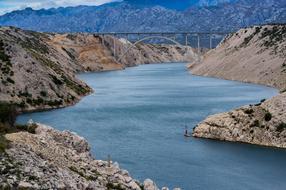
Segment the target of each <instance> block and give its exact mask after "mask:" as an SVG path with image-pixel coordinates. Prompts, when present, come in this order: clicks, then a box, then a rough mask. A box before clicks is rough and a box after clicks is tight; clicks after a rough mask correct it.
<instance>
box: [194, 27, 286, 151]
mask: <svg viewBox="0 0 286 190" xmlns="http://www.w3.org/2000/svg"><path fill="white" fill-rule="evenodd" d="M285 48H286V25H266V26H257V27H252V28H247V29H242V30H240V31H238V32H237V33H235V34H233V35H231V36H228V37H227V38H226V39H225V40H224V41H223V42H222V43H221V44H220V45H219V46H218V47H217V48H216V49H214V50H211V51H210V52H208V53H207V54H206V55H205V57H204V59H203V61H202V63H201V64H197V65H196V64H195V65H191V66H190V69H191V71H192V73H194V74H198V75H203V76H213V77H219V78H224V79H230V80H239V81H244V82H253V83H259V84H264V85H269V86H273V87H276V88H279V89H280V91H281V92H282V94H279V95H278V96H276V97H273V98H271V99H269V100H267V101H265V102H264V101H262V102H261V103H259V104H257V105H250V106H244V107H241V108H238V109H235V110H232V111H230V112H226V113H221V114H216V115H213V116H209V117H208V118H207V119H205V120H204V121H203V122H201V123H199V124H198V125H197V126H196V127H195V128H194V130H193V136H194V137H202V138H210V139H218V140H226V141H234V142H245V143H251V144H257V145H264V146H275V147H280V148H286V93H285V89H286V54H285V52H286V49H285Z"/></svg>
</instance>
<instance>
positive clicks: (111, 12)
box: [0, 0, 286, 32]
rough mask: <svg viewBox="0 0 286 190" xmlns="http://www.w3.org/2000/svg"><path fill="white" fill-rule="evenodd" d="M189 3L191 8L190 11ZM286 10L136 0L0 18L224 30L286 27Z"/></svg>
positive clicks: (81, 28)
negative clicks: (277, 25) (285, 25)
mask: <svg viewBox="0 0 286 190" xmlns="http://www.w3.org/2000/svg"><path fill="white" fill-rule="evenodd" d="M130 2H135V3H130ZM140 2H141V3H140ZM142 2H144V3H142ZM145 2H147V3H145ZM148 2H151V3H148ZM189 2H196V3H198V4H197V5H199V6H191V5H192V3H189ZM219 2H229V3H222V4H220V3H219ZM138 3H139V4H140V5H138ZM181 5H184V6H186V7H183V8H184V10H177V9H173V7H180V6H181ZM188 5H190V6H191V7H190V8H187V6H188ZM200 5H201V6H203V5H204V7H201V6H200ZM210 5H214V6H210ZM179 9H181V8H179ZM285 11H286V3H285V0H235V1H230V0H198V1H184V2H182V3H181V2H180V3H176V2H175V1H171V0H169V1H162V0H159V1H158V0H156V1H153V0H148V1H137V0H131V1H123V2H115V3H110V4H104V5H101V6H79V7H68V8H57V9H48V10H44V9H42V10H32V9H31V8H27V9H25V10H21V11H14V12H11V13H8V14H6V15H4V16H1V17H0V25H2V26H16V27H20V28H24V29H30V30H36V31H45V32H101V31H105V32H107V31H110V32H120V31H121V32H136V31H141V32H147V31H156V32H158V31H165V32H166V31H169V32H170V31H219V32H222V31H234V30H237V29H239V28H241V27H245V26H250V25H254V24H264V23H285V22H286V16H285Z"/></svg>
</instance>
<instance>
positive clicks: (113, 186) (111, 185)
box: [106, 182, 124, 190]
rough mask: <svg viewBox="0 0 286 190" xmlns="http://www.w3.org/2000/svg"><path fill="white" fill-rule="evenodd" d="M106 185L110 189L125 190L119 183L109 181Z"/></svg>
mask: <svg viewBox="0 0 286 190" xmlns="http://www.w3.org/2000/svg"><path fill="white" fill-rule="evenodd" d="M106 187H107V189H108V190H124V188H122V187H121V186H120V185H119V184H113V183H110V182H109V183H107V184H106Z"/></svg>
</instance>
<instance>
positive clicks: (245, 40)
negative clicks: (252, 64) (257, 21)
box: [240, 26, 261, 47]
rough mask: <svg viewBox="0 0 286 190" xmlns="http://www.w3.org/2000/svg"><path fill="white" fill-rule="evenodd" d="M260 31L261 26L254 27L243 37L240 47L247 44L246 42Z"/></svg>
mask: <svg viewBox="0 0 286 190" xmlns="http://www.w3.org/2000/svg"><path fill="white" fill-rule="evenodd" d="M260 31H261V26H257V27H255V31H254V32H253V33H252V34H250V35H249V36H248V37H246V38H244V41H243V43H242V44H241V45H240V47H245V46H247V45H248V43H249V42H250V41H251V40H252V39H253V38H254V36H256V35H257V34H258V33H259V32H260Z"/></svg>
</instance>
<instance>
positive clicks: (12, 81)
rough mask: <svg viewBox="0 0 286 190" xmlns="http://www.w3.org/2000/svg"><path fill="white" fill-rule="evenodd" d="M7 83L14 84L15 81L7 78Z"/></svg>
mask: <svg viewBox="0 0 286 190" xmlns="http://www.w3.org/2000/svg"><path fill="white" fill-rule="evenodd" d="M7 82H10V83H11V84H15V81H14V80H13V79H11V78H10V77H8V78H7Z"/></svg>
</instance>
